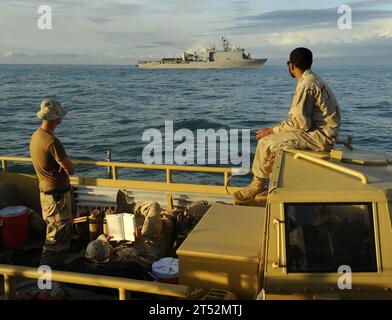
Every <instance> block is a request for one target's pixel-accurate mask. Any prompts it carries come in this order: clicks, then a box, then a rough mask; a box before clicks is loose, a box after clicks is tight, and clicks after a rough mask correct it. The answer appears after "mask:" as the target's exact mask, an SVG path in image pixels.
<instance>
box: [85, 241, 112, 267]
mask: <svg viewBox="0 0 392 320" xmlns="http://www.w3.org/2000/svg"><path fill="white" fill-rule="evenodd" d="M86 258H87V259H89V260H90V261H91V262H95V263H105V262H108V261H109V260H110V248H109V245H108V244H107V243H105V242H104V241H101V240H98V239H97V240H94V241H91V242H90V243H89V244H88V246H87V249H86Z"/></svg>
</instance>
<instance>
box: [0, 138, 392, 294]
mask: <svg viewBox="0 0 392 320" xmlns="http://www.w3.org/2000/svg"><path fill="white" fill-rule="evenodd" d="M348 146H349V147H350V148H341V149H335V150H332V151H331V152H330V153H319V152H311V151H304V150H292V149H285V150H282V151H280V152H279V153H278V154H277V156H276V159H275V163H274V167H273V172H272V175H271V177H270V183H269V191H268V195H267V196H266V197H262V196H260V197H257V196H256V198H255V199H254V200H253V201H251V202H249V203H247V204H245V205H235V204H233V200H232V196H231V195H230V194H232V193H233V192H235V191H237V190H238V189H239V188H238V187H232V186H229V182H230V181H232V180H233V179H235V176H231V173H232V172H231V169H229V168H214V167H196V166H173V165H146V164H132V163H119V162H104V161H102V162H91V161H76V162H77V164H78V165H79V166H83V165H88V166H91V165H93V166H100V167H109V168H111V169H112V171H111V174H112V176H111V178H110V179H103V178H89V177H83V176H73V177H71V184H72V186H73V189H72V190H73V198H74V203H75V212H76V210H77V208H78V207H80V206H82V207H85V206H88V207H91V208H96V207H97V206H102V207H110V206H113V205H114V203H115V194H116V193H117V191H118V190H119V189H123V190H126V191H127V192H128V194H129V196H130V197H131V198H132V199H134V200H140V199H154V200H155V201H157V202H159V203H160V204H161V206H162V207H166V208H179V207H183V206H185V205H186V204H188V203H189V202H191V201H197V200H201V199H203V200H207V201H209V202H210V203H212V206H211V207H210V208H209V209H208V211H207V212H206V213H205V214H204V216H203V217H202V218H201V220H200V221H199V222H198V223H197V225H196V226H195V227H194V229H193V230H192V231H191V233H190V234H189V235H188V236H187V238H186V239H185V241H184V242H183V243H182V244H181V246H180V247H179V248H178V250H177V252H176V253H177V256H178V259H179V282H178V284H169V283H159V282H150V281H141V280H134V279H125V278H117V277H115V276H114V277H109V276H97V275H88V274H87V275H86V274H78V273H72V272H64V271H56V270H54V271H53V272H52V276H53V280H54V281H60V282H65V283H77V284H83V285H90V286H98V287H107V288H115V289H118V290H119V297H120V299H127V298H129V296H128V293H129V292H147V293H150V294H156V295H163V296H165V297H166V298H168V297H180V298H184V299H187V298H190V297H195V294H196V292H198V291H197V290H196V289H199V288H202V289H204V290H208V289H214V290H217V292H231V293H233V296H235V297H237V298H238V299H256V298H258V299H267V300H268V299H391V298H392V271H391V270H392V251H391V250H390V248H389V243H390V240H391V236H392V228H391V223H392V220H391V219H392V157H391V156H389V155H386V154H382V153H377V152H372V151H361V150H352V147H351V145H349V144H348ZM0 160H1V161H2V168H3V172H2V174H1V175H0V181H1V183H4V182H5V181H7V182H10V183H13V184H14V185H15V186H17V188H18V189H19V194H20V203H21V204H24V205H26V206H29V207H30V208H33V209H35V210H37V211H39V210H40V207H39V206H40V204H39V191H38V181H37V178H36V176H35V175H33V174H26V173H18V172H12V170H11V169H12V163H20V162H26V163H30V162H31V160H30V159H29V158H19V157H0ZM16 168H18V167H16ZM19 168H20V166H19ZM120 168H121V169H122V170H123V169H125V168H126V169H144V170H161V171H164V172H165V173H166V181H162V182H151V181H133V180H127V179H120V178H119V176H118V170H119V169H120ZM179 171H180V172H181V173H182V174H184V173H185V172H188V174H191V175H192V174H195V173H196V172H204V173H208V174H222V175H223V185H220V186H217V185H205V184H202V183H200V184H195V183H174V182H173V176H172V175H173V174H174V172H179ZM230 178H231V180H230ZM0 273H1V274H3V275H4V279H5V282H4V285H5V290H4V292H5V297H6V298H7V299H13V298H15V294H16V284H15V277H25V278H31V279H38V278H39V277H40V276H41V274H40V273H39V272H37V270H36V269H35V268H28V267H21V266H16V265H6V264H3V265H0ZM199 292H200V291H199ZM221 298H222V296H221Z"/></svg>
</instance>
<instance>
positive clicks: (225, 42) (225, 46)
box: [221, 35, 230, 52]
mask: <svg viewBox="0 0 392 320" xmlns="http://www.w3.org/2000/svg"><path fill="white" fill-rule="evenodd" d="M221 39H222V46H223V51H225V52H228V51H230V48H229V46H230V43H229V40H227V39H226V37H225V36H224V35H223V36H222V37H221Z"/></svg>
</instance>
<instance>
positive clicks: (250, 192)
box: [233, 177, 265, 203]
mask: <svg viewBox="0 0 392 320" xmlns="http://www.w3.org/2000/svg"><path fill="white" fill-rule="evenodd" d="M264 182H265V179H259V178H256V177H253V181H252V182H251V183H250V184H249V185H248V186H246V187H245V188H243V189H241V190H238V191H237V192H235V193H234V194H233V197H234V203H245V202H248V201H250V200H252V199H254V197H255V196H256V195H257V194H259V193H261V192H263V191H265V187H264Z"/></svg>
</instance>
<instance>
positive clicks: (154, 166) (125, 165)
mask: <svg viewBox="0 0 392 320" xmlns="http://www.w3.org/2000/svg"><path fill="white" fill-rule="evenodd" d="M0 161H1V163H2V169H3V172H7V165H8V162H29V163H31V162H32V160H31V158H27V157H4V156H3V157H0ZM72 162H73V163H74V164H76V165H86V166H97V167H109V168H111V169H112V179H113V180H117V179H118V169H119V168H123V169H145V170H164V171H165V172H166V183H171V180H172V176H171V174H172V172H173V171H186V172H204V173H223V185H224V186H227V185H228V183H229V178H230V176H231V175H232V170H233V169H232V168H227V167H226V168H219V167H199V166H180V165H163V164H144V163H128V162H107V161H86V160H72Z"/></svg>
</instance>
